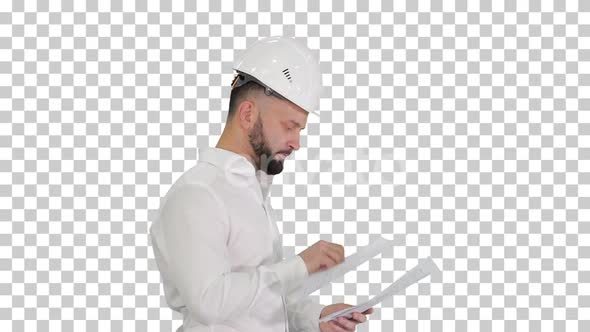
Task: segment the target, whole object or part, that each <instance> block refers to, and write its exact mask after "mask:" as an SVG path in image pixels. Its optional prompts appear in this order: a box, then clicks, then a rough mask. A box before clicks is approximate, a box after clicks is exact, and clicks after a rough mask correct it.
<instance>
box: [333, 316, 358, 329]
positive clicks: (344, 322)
mask: <svg viewBox="0 0 590 332" xmlns="http://www.w3.org/2000/svg"><path fill="white" fill-rule="evenodd" d="M336 322H337V323H338V324H340V326H342V328H344V329H345V330H347V331H354V329H355V328H356V323H355V322H354V321H352V320H350V319H348V318H346V317H342V316H340V317H338V318H337V319H336Z"/></svg>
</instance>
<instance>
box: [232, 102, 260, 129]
mask: <svg viewBox="0 0 590 332" xmlns="http://www.w3.org/2000/svg"><path fill="white" fill-rule="evenodd" d="M237 111H238V114H236V115H237V116H238V120H239V121H238V123H239V125H240V127H241V128H242V129H244V130H250V128H252V127H253V126H254V123H255V122H256V116H257V115H256V113H257V110H256V107H255V106H254V102H252V101H250V100H244V101H242V102H241V103H240V104H239V105H238V110H237Z"/></svg>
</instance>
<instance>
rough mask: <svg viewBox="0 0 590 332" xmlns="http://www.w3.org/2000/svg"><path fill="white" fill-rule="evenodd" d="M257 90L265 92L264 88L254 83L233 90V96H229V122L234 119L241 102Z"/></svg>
mask: <svg viewBox="0 0 590 332" xmlns="http://www.w3.org/2000/svg"><path fill="white" fill-rule="evenodd" d="M257 90H264V87H263V86H262V85H260V84H258V83H256V82H254V81H250V82H247V83H246V84H244V85H241V86H239V87H237V88H233V89H232V90H231V94H230V96H229V109H228V111H227V121H230V120H231V119H232V118H233V116H234V114H235V113H236V110H237V108H238V105H240V102H242V100H243V99H244V98H245V97H246V96H247V95H248V93H250V92H251V91H257Z"/></svg>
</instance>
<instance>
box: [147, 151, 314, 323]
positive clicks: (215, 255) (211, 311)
mask: <svg viewBox="0 0 590 332" xmlns="http://www.w3.org/2000/svg"><path fill="white" fill-rule="evenodd" d="M272 178H273V176H272V175H268V174H267V173H265V172H263V171H261V170H258V171H257V170H256V169H255V167H254V165H253V164H252V163H251V162H250V161H249V160H248V159H247V158H246V157H244V156H242V155H240V154H237V153H235V152H232V151H229V150H224V149H221V148H204V149H199V161H198V163H197V164H196V165H195V166H194V167H192V168H191V169H189V170H188V171H187V172H185V173H184V174H183V175H182V176H181V177H180V178H179V179H178V180H177V181H176V182H175V183H174V184H173V185H172V187H171V188H170V190H169V191H168V193H167V194H166V196H165V197H164V198H163V199H162V201H161V204H160V209H159V213H158V216H157V218H156V220H154V222H153V223H152V226H151V227H150V239H151V244H152V247H153V250H154V255H155V258H156V263H157V265H158V268H159V270H160V275H161V279H162V283H163V286H164V294H165V296H166V302H167V303H168V305H169V306H170V308H172V309H173V310H175V311H178V312H180V313H182V315H183V317H184V320H183V325H182V326H181V327H180V328H179V329H178V331H185V332H205V331H208V332H236V331H239V332H248V331H252V332H266V331H268V332H271V331H272V332H282V331H290V332H298V331H306V332H307V331H314V332H317V331H320V329H319V325H318V324H319V316H320V313H321V311H322V309H323V307H324V306H323V305H321V304H318V303H315V302H313V301H312V300H311V299H310V298H309V297H305V298H303V299H300V300H298V301H295V300H294V297H292V296H289V295H288V294H292V291H293V290H294V289H296V288H297V287H298V286H300V285H301V283H302V282H303V280H304V279H305V278H306V277H307V276H308V271H307V267H306V266H305V263H304V261H303V259H302V258H301V257H300V256H299V255H294V256H293V257H288V258H286V259H283V246H282V239H281V234H280V233H279V231H278V228H277V225H276V223H275V221H274V218H273V216H272V213H270V212H272V208H271V206H270V201H269V198H268V192H269V189H270V185H271V184H272Z"/></svg>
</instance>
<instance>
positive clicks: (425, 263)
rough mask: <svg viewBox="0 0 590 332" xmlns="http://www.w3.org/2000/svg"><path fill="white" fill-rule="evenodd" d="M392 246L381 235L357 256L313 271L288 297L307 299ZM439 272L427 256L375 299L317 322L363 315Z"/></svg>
mask: <svg viewBox="0 0 590 332" xmlns="http://www.w3.org/2000/svg"><path fill="white" fill-rule="evenodd" d="M391 247H393V241H392V240H387V239H385V238H383V237H382V236H381V237H379V238H377V239H376V241H373V242H372V243H371V244H369V245H368V246H365V247H363V248H361V249H359V250H358V251H357V252H356V253H354V254H352V255H350V256H348V257H346V258H345V259H344V262H342V263H340V264H338V265H336V266H333V267H331V268H329V269H327V270H324V271H320V272H316V273H313V274H311V275H310V276H309V277H308V278H307V279H306V280H305V281H304V282H303V284H302V285H301V286H300V287H298V288H296V289H295V290H294V291H293V292H292V293H291V294H290V295H289V297H291V298H295V299H299V298H301V297H302V296H307V295H309V294H311V293H313V292H315V291H316V290H318V289H320V288H322V287H324V286H326V285H327V284H329V283H330V282H332V281H333V280H335V279H337V278H339V277H341V276H343V275H344V274H346V273H347V272H348V271H350V270H352V269H356V268H357V267H358V266H360V265H361V264H363V263H364V262H366V261H367V260H369V259H371V258H372V257H374V256H376V255H378V254H380V253H382V252H383V251H384V250H385V249H387V248H391ZM435 272H440V270H439V269H438V267H437V266H436V264H435V263H434V261H433V260H432V259H431V258H430V257H428V258H426V259H423V260H421V261H420V262H419V264H418V265H417V266H416V267H414V268H413V269H411V270H410V271H408V272H407V273H406V274H404V275H403V276H402V277H401V278H399V279H398V280H396V281H395V282H394V283H393V284H391V285H390V286H389V287H387V288H386V289H384V290H383V291H382V292H381V293H380V294H378V295H376V296H374V297H373V298H371V299H370V300H369V301H367V302H365V303H362V304H359V305H357V306H353V307H349V308H346V309H343V310H340V311H337V312H334V313H332V314H330V315H328V316H325V317H323V318H322V319H320V322H327V321H329V320H332V319H336V318H337V317H340V316H344V317H347V318H351V317H352V313H353V312H363V311H365V310H367V309H369V308H371V307H373V306H374V305H376V304H378V303H381V302H382V301H383V300H385V299H386V298H388V297H390V296H392V295H395V294H399V293H400V292H402V291H403V290H404V289H406V288H407V287H408V286H410V285H412V284H414V283H416V282H418V281H420V280H421V279H422V278H425V277H426V276H428V275H430V274H432V273H435Z"/></svg>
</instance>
